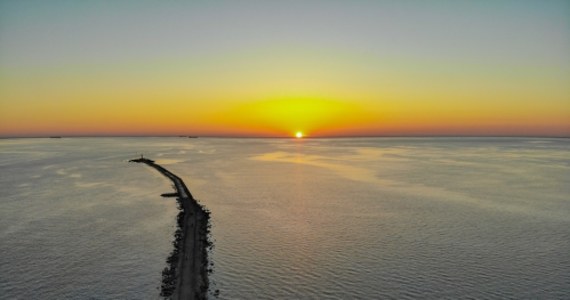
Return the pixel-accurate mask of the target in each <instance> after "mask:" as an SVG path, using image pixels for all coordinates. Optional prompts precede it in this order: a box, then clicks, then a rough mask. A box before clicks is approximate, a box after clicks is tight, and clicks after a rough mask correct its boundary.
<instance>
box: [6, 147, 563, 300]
mask: <svg viewBox="0 0 570 300" xmlns="http://www.w3.org/2000/svg"><path fill="white" fill-rule="evenodd" d="M140 153H144V154H145V156H147V157H150V158H152V159H155V160H156V161H157V162H158V163H160V164H162V165H164V166H165V167H166V168H168V169H169V170H171V171H172V172H174V173H175V174H177V175H179V176H180V177H182V178H183V180H184V181H185V182H186V184H187V186H188V187H189V189H190V191H191V192H192V194H193V195H194V196H195V197H196V198H198V200H199V201H200V202H201V203H202V204H203V205H205V206H206V207H207V208H208V209H210V210H211V212H212V226H213V227H212V240H213V241H214V245H215V247H214V249H213V251H212V253H211V254H210V257H211V260H212V262H213V263H214V272H213V274H212V276H211V277H210V278H211V281H212V282H211V289H212V293H213V292H214V291H215V290H219V298H220V299H462V298H463V299H473V298H474V299H505V298H516V299H569V298H570V184H569V182H570V140H568V139H523V138H371V139H368V138H358V139H303V140H293V139H211V138H198V139H188V138H63V139H4V140H0V167H1V170H2V171H1V177H0V298H1V299H157V298H159V290H158V287H159V286H160V280H161V270H162V269H163V268H164V267H165V266H166V262H165V260H166V257H167V256H168V254H169V252H170V250H171V242H172V239H173V232H174V226H175V216H176V214H177V209H176V204H175V202H174V200H173V199H172V198H161V197H160V194H161V193H164V192H170V191H171V184H170V182H169V181H167V180H166V179H165V178H163V177H162V176H161V175H160V174H158V173H157V172H156V171H155V170H152V169H150V168H148V167H145V166H142V165H139V164H129V163H127V160H128V159H130V158H134V157H137V156H138V155H140ZM212 298H214V297H212Z"/></svg>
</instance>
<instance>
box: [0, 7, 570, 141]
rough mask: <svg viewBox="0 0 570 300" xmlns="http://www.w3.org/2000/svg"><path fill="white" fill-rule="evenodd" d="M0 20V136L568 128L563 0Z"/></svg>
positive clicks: (78, 12)
mask: <svg viewBox="0 0 570 300" xmlns="http://www.w3.org/2000/svg"><path fill="white" fill-rule="evenodd" d="M0 11H1V12H0V119H1V120H0V134H2V135H18V134H32V133H39V134H42V133H43V134H49V133H51V132H53V133H54V134H55V133H62V134H65V133H81V132H85V133H102V134H104V133H110V134H112V133H136V132H138V133H144V132H148V133H153V134H156V133H159V134H160V133H163V134H168V133H171V134H177V133H193V134H222V135H223V134H224V133H225V134H233V135H288V134H289V133H292V132H295V131H297V130H304V131H307V132H308V133H309V134H313V135H335V134H340V135H344V134H347V135H352V134H354V135H359V134H362V135H374V134H380V135H383V134H406V133H409V134H438V133H439V134H452V133H459V134H461V133H464V134H478V133H480V134H488V133H489V132H494V133H496V134H513V135H525V134H529V135H536V134H543V135H569V134H570V88H569V84H568V83H569V82H570V58H569V54H568V53H570V4H569V3H568V2H567V1H310V2H309V3H307V2H306V1H298V2H296V1H275V2H270V1H174V2H169V3H165V2H151V1H3V2H1V4H0ZM288 101H290V102H291V103H293V108H287V109H286V110H287V111H289V113H282V112H283V110H284V107H287V104H286V103H288ZM271 103H273V104H275V106H271V105H270V104H271ZM303 103H306V106H307V107H310V108H306V109H304V108H303V107H304V106H303ZM315 103H318V105H320V108H319V107H317V106H315ZM308 111H311V112H312V115H310V114H308ZM273 115H275V117H274V118H272V116H273ZM299 115H301V116H302V117H300V118H296V116H299ZM295 119H299V120H297V121H295Z"/></svg>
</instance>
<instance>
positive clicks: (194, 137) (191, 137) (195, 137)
mask: <svg viewBox="0 0 570 300" xmlns="http://www.w3.org/2000/svg"><path fill="white" fill-rule="evenodd" d="M188 138H189V139H197V138H198V137H197V136H191V135H189V136H188Z"/></svg>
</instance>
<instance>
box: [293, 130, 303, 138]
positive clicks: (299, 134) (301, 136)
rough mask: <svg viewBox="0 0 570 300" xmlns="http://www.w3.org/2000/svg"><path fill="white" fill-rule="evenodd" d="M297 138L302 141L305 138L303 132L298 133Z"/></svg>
mask: <svg viewBox="0 0 570 300" xmlns="http://www.w3.org/2000/svg"><path fill="white" fill-rule="evenodd" d="M295 137H296V138H298V139H301V138H303V133H302V132H301V131H297V133H295Z"/></svg>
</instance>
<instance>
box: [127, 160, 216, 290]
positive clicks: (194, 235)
mask: <svg viewBox="0 0 570 300" xmlns="http://www.w3.org/2000/svg"><path fill="white" fill-rule="evenodd" d="M129 162H136V163H144V164H146V165H148V166H149V167H152V168H154V169H156V170H157V171H159V172H160V173H161V174H162V175H164V176H166V177H168V179H170V181H172V183H173V184H174V188H175V189H176V193H177V194H178V197H177V199H178V202H179V203H180V207H181V214H180V215H179V216H178V226H179V229H180V235H179V236H178V234H177V237H176V238H177V240H178V242H175V249H174V251H173V254H172V255H171V258H176V259H170V258H169V260H172V261H171V266H170V270H171V271H173V274H171V276H170V277H169V278H170V279H168V280H169V281H171V282H164V280H166V279H165V274H164V273H163V290H162V294H163V295H164V296H167V297H171V299H175V300H176V299H206V294H207V291H208V257H207V256H208V251H207V248H208V246H209V243H208V222H209V218H210V215H209V212H207V211H206V210H205V209H204V208H203V207H202V206H201V205H200V204H198V202H197V201H196V200H195V199H194V197H192V194H191V193H190V191H189V190H188V188H187V187H186V185H185V184H184V182H183V181H182V179H180V177H178V176H176V175H174V174H173V173H171V172H170V171H168V170H166V169H165V168H163V167H162V166H160V165H158V164H156V163H155V162H154V161H153V160H150V159H147V158H142V157H141V158H139V159H133V160H130V161H129ZM176 248H178V249H176ZM172 280H173V282H172ZM165 285H166V286H170V290H167V291H165Z"/></svg>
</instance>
